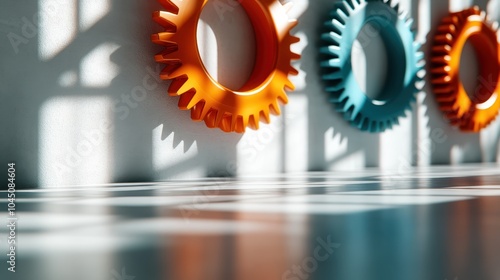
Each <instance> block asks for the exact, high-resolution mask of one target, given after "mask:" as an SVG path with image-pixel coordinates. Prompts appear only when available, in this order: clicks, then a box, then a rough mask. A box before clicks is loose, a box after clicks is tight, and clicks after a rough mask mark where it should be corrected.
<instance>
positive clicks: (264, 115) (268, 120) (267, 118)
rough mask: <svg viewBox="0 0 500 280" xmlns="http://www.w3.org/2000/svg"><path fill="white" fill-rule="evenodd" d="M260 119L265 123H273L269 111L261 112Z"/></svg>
mask: <svg viewBox="0 0 500 280" xmlns="http://www.w3.org/2000/svg"><path fill="white" fill-rule="evenodd" d="M259 114H260V119H261V120H264V122H265V123H267V124H269V123H271V117H270V116H269V110H261V111H260V113H259Z"/></svg>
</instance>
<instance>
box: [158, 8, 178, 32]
mask: <svg viewBox="0 0 500 280" xmlns="http://www.w3.org/2000/svg"><path fill="white" fill-rule="evenodd" d="M172 17H175V15H172V14H171V13H168V12H163V11H155V12H153V20H154V21H155V22H156V23H158V24H159V25H161V26H162V27H163V28H165V31H166V32H169V33H175V32H177V26H176V25H175V24H174V20H173V19H172Z"/></svg>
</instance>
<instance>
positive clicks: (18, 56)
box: [0, 0, 241, 188]
mask: <svg viewBox="0 0 500 280" xmlns="http://www.w3.org/2000/svg"><path fill="white" fill-rule="evenodd" d="M61 1H62V0H40V1H38V3H37V2H33V1H32V2H30V3H28V2H22V3H21V2H17V1H4V2H3V3H2V4H1V6H2V7H1V9H0V18H1V19H2V21H1V23H0V24H1V25H0V28H1V29H0V31H1V33H2V34H1V35H2V36H9V40H2V41H1V43H0V44H2V48H1V49H2V50H3V53H2V59H1V60H2V66H1V68H0V69H1V71H0V73H1V75H2V77H3V79H2V83H1V87H0V91H1V95H2V97H3V99H4V101H3V102H2V104H8V106H3V107H2V110H1V113H0V114H2V116H1V117H2V122H4V123H5V125H2V127H3V128H5V131H10V132H9V136H10V137H2V139H1V142H2V143H1V144H2V145H1V147H2V151H1V152H2V153H1V154H2V162H5V161H15V162H16V166H17V175H18V181H17V182H18V187H19V188H23V187H37V186H38V185H75V184H92V183H102V182H114V181H118V182H125V181H126V182H130V181H151V180H155V179H167V178H171V177H175V176H177V175H181V174H184V173H189V174H191V175H192V176H206V175H210V174H213V173H214V172H215V171H218V170H226V169H227V168H226V164H227V162H228V161H232V160H235V153H236V152H235V146H236V143H237V142H238V140H239V138H240V137H241V136H240V135H236V134H229V135H228V134H224V133H220V132H219V131H216V130H210V129H207V128H206V127H205V125H204V124H203V123H194V122H192V121H191V120H190V116H189V115H190V114H189V112H181V111H179V109H178V108H177V104H176V102H177V98H170V97H167V95H166V91H167V86H168V82H164V81H160V80H159V79H157V77H158V73H159V71H160V69H161V68H159V66H158V65H157V63H156V62H154V60H153V55H154V54H155V53H157V52H159V51H160V50H161V47H158V46H155V45H153V44H152V43H151V42H150V39H149V37H150V35H151V34H152V33H154V32H158V31H160V30H161V28H160V27H159V26H157V25H156V23H154V22H153V21H152V20H151V13H152V11H154V10H158V9H162V7H160V5H159V4H157V3H156V1H146V2H144V1H126V2H123V1H117V0H99V1H85V0H80V1H77V0H73V1H70V2H66V1H64V3H60V2H61ZM9 34H10V35H9ZM5 101H6V102H5ZM8 120H10V121H8ZM226 175H228V174H226Z"/></svg>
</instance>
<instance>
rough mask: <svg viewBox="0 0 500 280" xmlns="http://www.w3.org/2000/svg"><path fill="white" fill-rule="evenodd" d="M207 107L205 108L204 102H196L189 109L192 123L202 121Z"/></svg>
mask: <svg viewBox="0 0 500 280" xmlns="http://www.w3.org/2000/svg"><path fill="white" fill-rule="evenodd" d="M209 109H210V108H208V106H206V102H205V101H204V100H202V101H200V102H198V103H197V104H196V105H195V106H194V107H193V108H192V109H191V119H193V120H194V121H202V120H203V119H204V118H205V116H206V115H207V113H208V110H209Z"/></svg>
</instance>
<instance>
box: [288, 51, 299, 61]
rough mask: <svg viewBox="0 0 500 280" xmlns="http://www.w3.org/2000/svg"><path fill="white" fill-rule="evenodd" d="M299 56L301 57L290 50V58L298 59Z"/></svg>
mask: <svg viewBox="0 0 500 280" xmlns="http://www.w3.org/2000/svg"><path fill="white" fill-rule="evenodd" d="M300 57H301V55H300V54H298V53H294V52H290V60H299V59H300Z"/></svg>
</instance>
